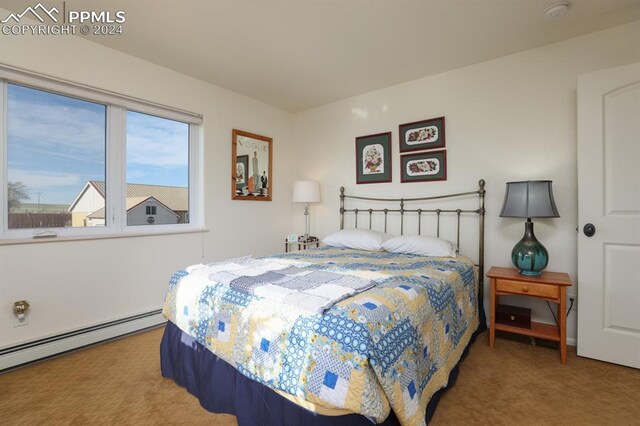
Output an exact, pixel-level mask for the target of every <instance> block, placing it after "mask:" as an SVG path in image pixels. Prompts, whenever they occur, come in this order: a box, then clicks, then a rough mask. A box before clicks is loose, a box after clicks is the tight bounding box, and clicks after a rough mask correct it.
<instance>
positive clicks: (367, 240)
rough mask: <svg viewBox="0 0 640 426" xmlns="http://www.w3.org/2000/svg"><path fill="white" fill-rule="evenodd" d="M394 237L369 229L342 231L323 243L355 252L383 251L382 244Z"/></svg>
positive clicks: (330, 236) (325, 239)
mask: <svg viewBox="0 0 640 426" xmlns="http://www.w3.org/2000/svg"><path fill="white" fill-rule="evenodd" d="M391 237H392V236H391V235H389V234H385V233H384V232H378V231H371V230H369V229H342V230H340V231H338V232H334V233H333V234H331V235H328V236H326V237H325V238H324V239H323V240H322V242H323V243H325V244H326V245H328V246H333V247H338V248H350V249H355V250H369V251H380V250H382V243H384V242H385V241H387V240H388V239H389V238H391Z"/></svg>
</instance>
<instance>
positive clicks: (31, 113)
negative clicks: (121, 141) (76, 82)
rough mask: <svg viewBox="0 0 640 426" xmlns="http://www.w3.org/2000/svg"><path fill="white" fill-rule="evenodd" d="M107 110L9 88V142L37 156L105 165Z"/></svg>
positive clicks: (102, 107)
mask: <svg viewBox="0 0 640 426" xmlns="http://www.w3.org/2000/svg"><path fill="white" fill-rule="evenodd" d="M105 120H106V108H105V107H104V106H103V105H99V104H95V103H91V102H86V101H81V100H78V99H72V98H68V97H65V96H61V95H55V94H51V93H46V92H42V91H37V90H34V89H28V88H24V87H20V86H15V85H10V86H9V108H8V140H9V149H10V152H11V150H12V149H16V148H19V149H20V150H21V151H26V152H28V153H30V154H31V155H32V156H35V157H40V158H42V157H48V156H55V157H58V158H62V159H68V160H77V161H83V162H101V163H104V156H105V141H106V136H105V135H106V124H105Z"/></svg>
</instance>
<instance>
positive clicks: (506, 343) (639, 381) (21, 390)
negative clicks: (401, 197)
mask: <svg viewBox="0 0 640 426" xmlns="http://www.w3.org/2000/svg"><path fill="white" fill-rule="evenodd" d="M161 336H162V330H161V329H156V330H152V331H149V332H145V333H141V334H139V335H135V336H132V337H127V338H125V339H121V340H117V341H114V342H111V343H108V344H104V345H99V346H96V347H93V348H90V349H86V350H82V351H79V352H75V353H72V354H69V355H65V356H62V357H59V358H56V359H53V360H49V361H45V362H42V363H40V364H36V365H33V366H29V367H25V368H22V369H18V370H15V371H12V372H8V373H5V374H2V375H0V424H16V425H22V424H24V425H27V424H72V425H89V424H90V425H95V424H117V425H122V424H136V425H140V424H208V425H235V424H237V423H236V421H235V417H233V416H229V415H225V414H212V413H209V412H207V411H206V410H204V409H203V408H202V407H200V405H199V403H198V401H197V400H196V398H195V397H193V396H191V395H189V394H188V393H187V392H186V391H185V390H184V389H183V388H181V387H179V386H177V385H176V384H174V383H173V382H172V381H171V380H167V379H164V378H162V377H161V375H160V361H159V350H158V347H159V342H160V338H161ZM505 337H506V336H500V337H498V339H497V340H496V346H495V350H494V351H493V352H491V351H489V348H488V343H487V333H484V334H483V335H481V336H480V337H479V339H478V340H477V341H476V343H475V344H474V345H473V347H472V348H471V351H470V353H469V356H468V357H467V358H466V359H465V360H464V361H463V362H462V364H461V371H460V376H459V378H458V382H457V384H456V385H455V386H454V387H453V388H452V389H450V390H449V391H448V392H446V393H445V395H444V397H443V398H442V400H441V402H440V405H439V407H438V410H437V411H436V415H435V417H434V419H433V421H432V424H433V425H451V424H461V425H462V424H486V425H489V424H491V425H499V424H504V425H521V424H576V425H587V424H601V425H632V424H635V425H640V371H639V370H634V369H630V368H625V367H620V366H616V365H611V364H607V363H603V362H598V361H593V360H589V359H586V358H579V357H577V356H576V354H575V350H570V351H569V359H568V364H567V365H566V366H563V365H561V364H560V360H559V355H558V352H557V351H556V350H554V349H552V348H548V347H543V346H531V345H530V344H529V343H528V341H524V342H523V341H521V340H518V341H516V340H511V339H508V338H505ZM570 349H573V348H570Z"/></svg>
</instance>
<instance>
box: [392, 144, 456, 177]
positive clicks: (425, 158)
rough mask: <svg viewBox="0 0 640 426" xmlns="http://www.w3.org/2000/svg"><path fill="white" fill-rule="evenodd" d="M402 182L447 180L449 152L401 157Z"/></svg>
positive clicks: (421, 153) (431, 152)
mask: <svg viewBox="0 0 640 426" xmlns="http://www.w3.org/2000/svg"><path fill="white" fill-rule="evenodd" d="M400 167H401V170H400V180H401V181H402V182H430V181H436V180H447V151H445V150H444V149H443V150H439V151H427V152H420V153H418V154H405V155H401V156H400Z"/></svg>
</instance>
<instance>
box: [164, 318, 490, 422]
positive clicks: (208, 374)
mask: <svg viewBox="0 0 640 426" xmlns="http://www.w3.org/2000/svg"><path fill="white" fill-rule="evenodd" d="M481 324H483V323H482V322H481ZM483 328H484V327H481V328H480V329H479V330H477V331H476V332H475V333H474V335H473V337H472V338H471V340H470V341H469V344H468V345H467V347H466V348H465V350H464V353H463V355H462V358H461V360H462V359H464V357H465V356H466V355H467V352H468V351H469V347H470V346H471V344H473V342H474V341H475V339H476V336H477V335H478V333H480V332H481V331H483ZM160 365H161V369H162V375H163V376H164V377H167V378H170V379H173V380H174V381H175V382H176V383H177V384H178V385H180V386H183V387H184V388H186V389H187V391H188V392H189V393H191V394H192V395H194V396H196V397H197V398H198V399H199V401H200V405H202V407H204V408H205V409H207V410H208V411H211V412H214V413H228V414H233V415H234V416H236V417H237V419H238V424H239V425H240V426H258V425H260V426H263V425H264V426H267V425H269V426H272V425H286V426H297V425H305V426H307V425H308V426H371V425H372V424H373V423H372V422H371V421H370V420H369V419H367V418H366V417H364V416H362V415H359V414H348V415H344V416H324V415H320V414H316V413H314V412H311V411H309V410H307V409H305V408H302V407H300V406H298V405H296V404H294V403H293V402H291V401H289V400H288V399H286V398H284V397H282V396H280V395H278V394H277V393H276V392H274V391H273V390H271V389H269V388H268V387H266V386H264V385H263V384H261V383H258V382H256V381H253V380H251V379H249V378H248V377H246V376H244V375H242V374H241V373H239V372H238V371H237V370H236V369H235V368H234V367H232V366H231V365H230V364H228V363H227V362H225V361H223V360H222V359H220V358H218V357H216V356H215V355H214V354H213V353H212V352H211V351H209V350H208V349H206V348H205V347H204V346H202V345H201V344H200V343H199V342H198V341H196V340H195V339H194V338H192V337H191V336H189V335H188V334H186V333H184V332H183V331H182V330H180V329H179V328H178V327H177V326H176V325H174V324H173V323H172V322H171V321H167V325H166V327H165V330H164V335H163V336H162V342H161V343H160ZM458 371H459V364H457V365H456V366H455V367H454V368H453V370H451V373H449V381H448V384H447V387H451V386H453V384H454V383H455V381H456V379H457V377H458ZM446 389H447V388H443V389H441V390H439V391H438V392H436V393H435V394H434V395H433V397H432V398H431V401H430V402H429V405H428V407H427V412H426V413H425V420H426V422H427V423H429V421H430V420H431V417H432V416H433V414H434V412H435V410H436V406H437V405H438V401H439V400H440V396H441V395H442V393H443V392H444V391H445V390H446ZM382 424H383V425H384V426H392V425H399V423H398V420H397V418H396V416H395V415H394V414H393V411H392V412H391V414H390V415H389V417H387V419H386V420H385V422H384V423H382Z"/></svg>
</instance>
